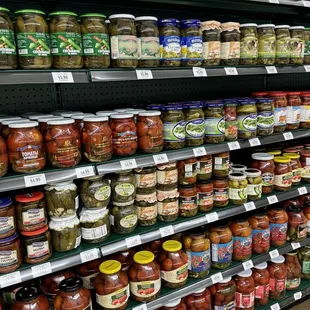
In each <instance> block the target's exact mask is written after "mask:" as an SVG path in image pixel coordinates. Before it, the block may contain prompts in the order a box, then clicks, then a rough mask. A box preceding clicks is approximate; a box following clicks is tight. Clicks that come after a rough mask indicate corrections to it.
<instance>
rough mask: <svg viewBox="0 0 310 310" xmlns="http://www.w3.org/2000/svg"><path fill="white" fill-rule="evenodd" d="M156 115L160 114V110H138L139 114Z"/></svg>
mask: <svg viewBox="0 0 310 310" xmlns="http://www.w3.org/2000/svg"><path fill="white" fill-rule="evenodd" d="M158 115H161V112H160V111H148V112H147V111H146V112H139V116H158Z"/></svg>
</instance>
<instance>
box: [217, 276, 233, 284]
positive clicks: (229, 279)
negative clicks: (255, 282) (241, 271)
mask: <svg viewBox="0 0 310 310" xmlns="http://www.w3.org/2000/svg"><path fill="white" fill-rule="evenodd" d="M229 281H231V277H228V278H226V279H223V280H222V281H219V283H228V282H229Z"/></svg>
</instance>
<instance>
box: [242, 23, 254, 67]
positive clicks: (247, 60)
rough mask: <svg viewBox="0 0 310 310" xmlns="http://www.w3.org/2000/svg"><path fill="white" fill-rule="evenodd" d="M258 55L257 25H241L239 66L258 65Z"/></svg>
mask: <svg viewBox="0 0 310 310" xmlns="http://www.w3.org/2000/svg"><path fill="white" fill-rule="evenodd" d="M257 54H258V39H257V24H241V25H240V61H239V65H248V66H251V65H256V63H257Z"/></svg>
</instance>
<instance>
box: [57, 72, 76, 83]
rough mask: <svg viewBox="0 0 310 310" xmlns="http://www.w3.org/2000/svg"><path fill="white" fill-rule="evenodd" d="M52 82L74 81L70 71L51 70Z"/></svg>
mask: <svg viewBox="0 0 310 310" xmlns="http://www.w3.org/2000/svg"><path fill="white" fill-rule="evenodd" d="M52 76H53V81H54V83H74V80H73V75H72V72H52Z"/></svg>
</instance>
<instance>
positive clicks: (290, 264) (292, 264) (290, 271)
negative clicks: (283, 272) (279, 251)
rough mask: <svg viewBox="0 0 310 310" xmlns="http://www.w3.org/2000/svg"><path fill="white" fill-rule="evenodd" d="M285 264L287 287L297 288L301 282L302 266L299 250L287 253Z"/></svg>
mask: <svg viewBox="0 0 310 310" xmlns="http://www.w3.org/2000/svg"><path fill="white" fill-rule="evenodd" d="M285 264H286V267H287V280H286V289H287V290H288V291H291V290H295V289H297V288H298V287H299V285H300V282H301V266H300V263H299V260H298V257H297V251H293V252H290V253H287V254H286V255H285Z"/></svg>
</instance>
